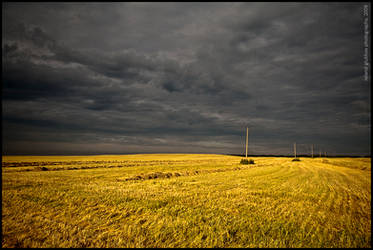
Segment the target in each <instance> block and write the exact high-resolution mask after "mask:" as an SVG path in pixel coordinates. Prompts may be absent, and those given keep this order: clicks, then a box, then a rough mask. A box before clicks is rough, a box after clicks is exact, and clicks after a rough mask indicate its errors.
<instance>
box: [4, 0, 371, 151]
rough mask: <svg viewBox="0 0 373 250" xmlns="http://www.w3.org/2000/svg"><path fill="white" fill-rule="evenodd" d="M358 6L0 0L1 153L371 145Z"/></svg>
mask: <svg viewBox="0 0 373 250" xmlns="http://www.w3.org/2000/svg"><path fill="white" fill-rule="evenodd" d="M363 6H364V4H363V3H329V4H328V3H279V2H276V3H228V2H226V3H223V2H217V3H209V2H205V3H185V2H184V3H170V2H166V3H154V2H153V3H142V2H138V3H3V6H2V7H3V8H2V37H3V39H2V59H3V76H2V125H3V126H2V145H3V154H41V155H43V154H108V153H115V154H120V153H151V152H164V153H167V152H173V153H176V152H180V153H227V154H243V153H244V152H245V148H244V147H245V133H246V131H245V130H246V126H249V127H250V136H249V154H292V152H293V143H294V142H296V143H297V145H298V148H297V150H298V153H310V145H311V144H314V145H315V146H314V147H315V153H317V154H318V153H319V150H322V152H324V151H327V153H328V154H353V155H362V154H370V150H371V148H370V135H371V134H370V126H371V125H370V112H371V110H370V77H369V80H368V81H367V80H365V79H364V68H363V66H364V16H363Z"/></svg>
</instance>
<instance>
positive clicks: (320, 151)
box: [319, 149, 321, 158]
mask: <svg viewBox="0 0 373 250" xmlns="http://www.w3.org/2000/svg"><path fill="white" fill-rule="evenodd" d="M319 157H320V158H321V149H319Z"/></svg>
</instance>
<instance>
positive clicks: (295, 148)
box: [294, 142, 297, 158]
mask: <svg viewBox="0 0 373 250" xmlns="http://www.w3.org/2000/svg"><path fill="white" fill-rule="evenodd" d="M294 156H295V157H294V158H297V143H296V142H294Z"/></svg>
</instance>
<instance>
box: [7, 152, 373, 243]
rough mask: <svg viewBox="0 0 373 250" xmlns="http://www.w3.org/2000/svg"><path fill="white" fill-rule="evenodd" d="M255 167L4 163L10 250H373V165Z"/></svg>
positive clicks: (158, 159)
mask: <svg viewBox="0 0 373 250" xmlns="http://www.w3.org/2000/svg"><path fill="white" fill-rule="evenodd" d="M252 159H253V160H254V161H255V164H253V165H241V164H240V160H241V157H237V156H224V155H207V154H206V155H203V154H201V155H196V154H190V155H187V154H146V155H106V156H59V157H58V156H32V157H28V156H3V165H2V181H3V182H2V197H3V198H2V246H3V247H370V244H371V212H370V210H371V160H370V158H314V159H312V158H300V161H299V162H293V161H292V158H286V157H278V158H276V157H252ZM43 167H44V168H45V169H43ZM54 170H59V171H54Z"/></svg>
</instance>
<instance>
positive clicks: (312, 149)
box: [311, 144, 313, 158]
mask: <svg viewBox="0 0 373 250" xmlns="http://www.w3.org/2000/svg"><path fill="white" fill-rule="evenodd" d="M311 151H312V158H313V144H312V147H311Z"/></svg>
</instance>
